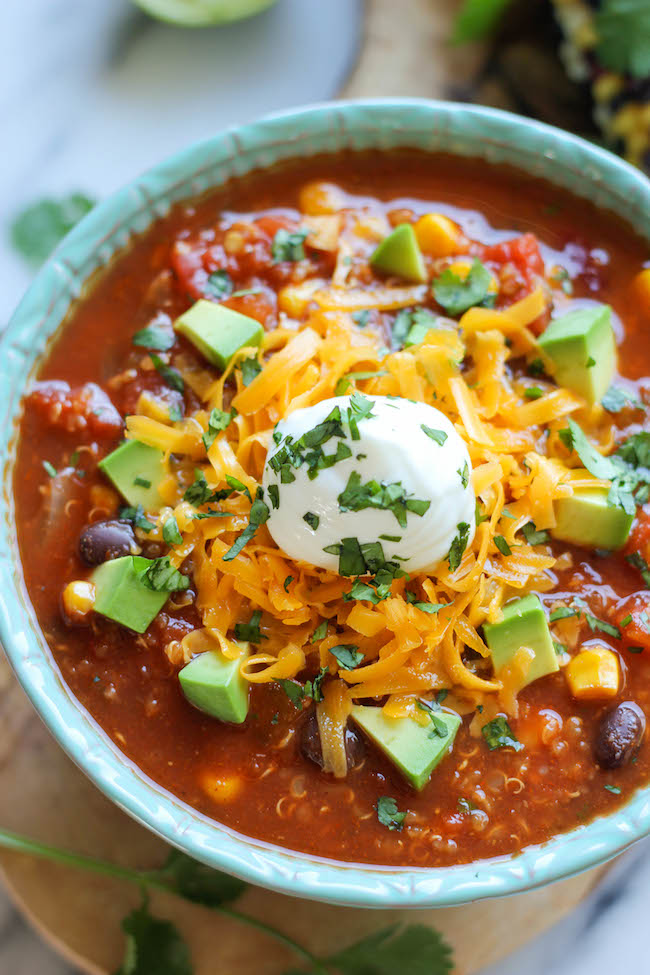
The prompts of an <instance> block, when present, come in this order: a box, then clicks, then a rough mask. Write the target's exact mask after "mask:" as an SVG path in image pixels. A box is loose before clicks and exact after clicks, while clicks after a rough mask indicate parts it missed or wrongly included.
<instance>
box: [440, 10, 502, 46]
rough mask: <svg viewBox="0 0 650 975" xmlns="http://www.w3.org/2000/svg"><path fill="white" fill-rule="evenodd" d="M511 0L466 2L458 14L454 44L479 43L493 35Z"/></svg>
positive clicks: (455, 23) (453, 33) (453, 38)
mask: <svg viewBox="0 0 650 975" xmlns="http://www.w3.org/2000/svg"><path fill="white" fill-rule="evenodd" d="M509 5H510V0H464V2H463V5H462V7H461V8H460V10H459V11H458V13H457V14H456V19H455V21H454V28H453V32H452V36H451V42H452V44H466V43H467V42H468V41H479V40H482V39H483V38H485V37H487V36H488V35H489V34H491V33H492V32H493V31H494V29H495V28H496V26H497V24H498V23H499V20H500V19H501V16H502V14H503V13H504V11H505V10H506V8H507V7H508V6H509Z"/></svg>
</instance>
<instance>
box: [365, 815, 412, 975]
mask: <svg viewBox="0 0 650 975" xmlns="http://www.w3.org/2000/svg"><path fill="white" fill-rule="evenodd" d="M377 819H378V820H379V822H380V823H381V825H382V826H386V827H387V828H388V829H390V830H396V831H397V832H399V831H400V830H401V829H402V826H403V825H404V820H405V819H406V813H405V812H399V811H398V809H397V803H396V801H395V800H394V799H392V798H391V797H390V796H380V797H379V799H378V800H377ZM355 971H356V969H355ZM364 971H365V969H364Z"/></svg>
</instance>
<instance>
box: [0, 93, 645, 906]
mask: <svg viewBox="0 0 650 975" xmlns="http://www.w3.org/2000/svg"><path fill="white" fill-rule="evenodd" d="M364 126H365V127H366V128H364ZM368 126H369V127H370V128H368ZM427 126H429V127H431V132H432V133H433V132H434V131H435V133H436V134H437V136H440V137H441V138H443V140H444V139H447V140H448V144H447V142H444V141H443V145H444V147H445V148H446V151H449V152H451V153H452V154H454V153H456V154H461V155H474V156H476V155H477V154H479V153H478V148H477V145H478V144H479V143H480V145H481V147H483V146H485V152H486V155H485V156H484V158H488V159H489V158H490V152H492V154H493V155H494V152H497V154H498V151H499V147H500V148H501V149H503V151H504V152H507V153H508V154H509V155H510V156H512V155H513V154H515V155H516V153H517V152H518V151H519V150H520V149H523V150H524V152H525V154H527V155H525V158H527V159H528V162H529V166H528V167H527V166H526V165H524V162H523V161H521V160H519V161H514V162H513V163H512V165H514V166H516V167H518V168H520V169H523V170H524V171H528V172H531V168H532V170H533V174H535V166H536V165H537V163H536V162H535V160H538V161H539V163H540V165H545V166H546V167H547V170H548V172H545V173H544V175H546V176H547V178H549V173H550V178H551V179H552V174H553V172H554V171H555V170H554V167H557V170H558V171H557V173H556V176H557V178H556V182H561V181H560V178H559V177H560V170H561V171H562V174H563V176H564V183H563V184H562V185H567V184H566V181H567V180H568V179H569V178H573V177H570V175H567V174H569V173H570V172H573V174H574V176H575V180H576V185H575V186H572V187H570V190H573V192H575V193H576V194H577V195H583V196H584V195H589V193H585V192H582V193H581V191H580V190H581V187H582V188H583V189H587V190H588V191H589V192H591V193H594V194H595V195H598V193H604V199H605V203H604V204H602V203H601V205H605V206H608V205H613V203H618V204H620V207H621V208H622V209H621V210H620V211H619V212H622V213H625V218H626V219H627V220H628V221H629V222H630V223H632V224H633V225H634V226H635V229H637V230H638V231H640V232H641V233H642V234H643V232H644V231H645V234H644V236H645V237H646V238H648V237H650V227H649V226H648V224H649V221H648V215H649V214H650V182H649V181H648V180H647V179H646V178H645V177H644V176H643V175H642V174H641V173H640V172H638V171H637V170H635V169H633V167H631V166H630V165H629V164H628V163H625V162H624V161H622V160H621V159H619V158H617V157H616V156H614V155H612V154H611V153H609V152H608V151H607V150H605V149H602V148H600V147H598V146H595V145H592V144H591V143H588V142H586V141H585V140H583V139H581V138H579V137H577V136H574V135H572V134H570V133H567V132H564V131H562V130H560V129H556V128H554V127H552V126H549V125H546V124H544V123H540V122H536V121H532V120H529V119H525V118H523V117H521V116H517V115H513V114H511V113H509V112H504V111H501V110H498V109H492V108H487V107H483V106H472V105H466V104H460V103H454V102H442V101H434V100H429V99H418V98H376V99H360V100H350V101H338V102H328V103H319V104H315V105H308V106H304V107H298V108H295V109H287V110H283V111H281V112H276V113H273V114H271V115H267V116H264V117H263V118H262V119H260V120H259V121H255V122H252V123H249V124H246V125H243V126H233V127H230V128H228V129H225V130H223V131H222V132H220V133H218V134H217V135H215V136H213V137H211V138H208V139H205V140H202V141H200V142H198V143H194V144H192V145H191V146H189V147H187V148H186V149H182V150H180V151H179V152H177V153H175V154H173V155H172V156H170V157H168V158H167V159H166V160H164V161H162V162H161V163H159V164H158V165H156V166H154V167H152V168H150V169H149V170H147V171H146V172H145V173H144V174H142V175H140V176H138V177H136V178H135V179H134V180H132V181H131V182H130V183H128V184H126V186H125V187H123V188H122V189H121V190H118V191H116V192H115V193H113V194H111V195H110V196H109V197H107V199H105V200H104V201H102V202H101V203H99V204H98V205H97V206H96V207H95V208H94V209H93V210H92V211H91V212H90V213H89V214H88V215H87V216H86V217H84V218H83V220H82V221H81V222H80V223H79V224H78V225H77V226H76V227H75V228H74V229H73V230H72V231H71V233H70V234H68V235H67V237H66V238H65V239H64V240H63V241H62V242H61V244H60V245H59V246H58V247H57V248H56V250H55V251H54V253H53V254H52V256H51V257H50V258H49V259H48V261H47V262H46V263H45V265H44V266H43V267H42V268H41V270H40V271H39V272H38V274H37V275H36V277H35V278H34V280H33V282H32V284H31V285H30V287H29V288H28V290H27V293H26V294H25V296H24V298H23V300H22V301H21V303H20V304H19V306H18V308H17V310H16V312H15V314H14V315H13V317H12V319H11V321H10V323H9V325H8V327H7V329H6V331H5V332H4V334H3V335H2V337H1V338H0V429H2V430H5V431H6V434H5V435H3V437H2V438H1V441H0V465H1V466H2V469H3V495H4V499H5V501H6V505H5V512H6V515H5V518H4V519H3V520H2V525H0V643H1V644H2V645H3V646H4V648H5V652H6V654H7V657H8V658H9V661H10V663H11V665H12V667H13V669H14V671H15V673H16V676H17V678H18V680H19V682H20V683H21V685H22V687H23V689H24V690H25V691H26V693H27V695H28V696H29V698H30V699H31V701H32V703H33V704H34V707H35V708H36V710H37V712H38V713H39V715H40V716H41V718H42V719H43V720H44V721H45V723H46V725H47V727H48V728H49V730H50V732H51V733H52V734H53V735H54V737H55V738H56V739H57V741H58V742H59V744H60V745H61V746H62V747H63V748H64V750H65V751H66V752H67V753H68V755H69V756H70V757H71V758H72V760H73V761H74V762H75V763H76V764H77V765H78V766H79V767H80V768H81V769H82V770H83V771H84V772H85V774H86V775H88V777H89V778H90V779H91V780H92V781H93V782H94V784H95V785H96V786H98V787H99V789H100V790H101V791H102V792H103V793H104V794H105V795H107V796H108V797H109V798H110V799H111V800H112V801H113V802H115V803H116V804H117V805H118V806H119V807H120V808H121V809H123V810H124V811H125V812H127V813H128V814H129V815H130V816H132V817H133V818H134V819H136V820H137V821H138V822H140V823H141V824H142V825H143V826H146V827H147V828H148V829H150V830H151V831H152V832H154V833H156V834H157V835H158V836H160V837H161V838H162V839H164V840H165V841H167V842H168V843H170V844H171V845H172V846H176V847H178V848H180V849H182V850H184V851H185V852H186V853H188V854H190V855H191V856H193V857H195V858H196V859H198V860H201V861H203V862H205V863H207V864H209V865H210V866H212V867H214V868H216V869H221V870H225V871H227V872H228V873H232V874H234V875H236V876H238V877H240V878H242V879H243V880H245V881H248V882H250V883H252V884H257V885H259V886H263V887H267V888H269V889H271V890H275V891H278V892H280V893H284V894H289V895H293V896H298V897H303V898H310V899H313V900H320V901H325V902H331V903H339V904H346V905H356V906H360V907H379V908H387V907H401V908H405V907H414V908H415V907H418V908H424V907H449V906H454V905H458V904H462V903H466V902H468V901H472V900H478V899H482V898H488V897H497V896H503V895H507V894H514V893H520V892H523V891H527V890H532V889H534V888H536V887H539V886H542V885H543V884H546V883H549V882H551V881H554V880H558V879H560V878H565V877H570V876H573V875H574V874H576V873H578V872H580V871H582V870H585V869H587V868H589V867H592V866H596V865H598V864H600V863H603V862H604V861H605V860H607V859H609V858H611V857H613V856H615V855H616V854H618V853H620V852H621V851H622V850H624V849H625V848H626V847H628V846H629V845H630V844H632V843H633V842H635V841H636V840H638V839H640V838H642V837H643V836H645V835H647V834H648V833H650V787H644V788H641V789H639V790H638V791H637V792H636V793H635V794H634V795H633V796H632V797H631V799H630V800H629V801H628V802H627V803H626V804H625V805H624V806H623V807H621V808H619V809H618V810H616V811H614V812H613V813H610V814H609V815H607V816H601V817H599V818H597V819H595V820H592V821H591V822H590V823H588V824H587V825H584V826H578V827H576V828H575V829H574V830H572V831H570V832H568V833H561V834H559V835H557V836H555V837H553V838H552V839H550V840H549V841H547V842H546V843H544V844H542V845H539V846H531V847H525V848H524V849H523V850H522V851H521V852H520V853H518V854H514V855H509V856H502V857H497V858H492V859H487V860H480V861H475V862H470V863H467V864H459V865H455V866H449V867H438V868H422V867H415V868H411V867H403V868H402V867H385V866H377V865H372V864H371V865H367V864H360V863H342V862H336V861H333V860H327V859H323V858H319V857H317V856H314V855H309V854H302V853H296V852H294V851H291V850H286V849H283V848H280V847H277V846H273V845H271V844H269V843H265V842H263V841H260V840H255V839H253V838H250V837H248V836H245V835H243V834H240V833H237V832H236V831H234V830H232V829H230V828H229V827H226V826H223V825H222V824H219V823H215V822H214V821H212V820H210V819H208V818H207V817H206V816H203V815H202V814H201V813H199V812H197V811H196V810H193V809H192V808H190V807H188V806H186V805H185V804H184V803H182V802H181V801H180V800H178V799H176V798H175V797H174V796H173V795H171V794H169V793H167V792H166V791H165V790H164V789H162V788H161V787H160V786H158V785H157V784H156V783H154V782H152V780H150V779H149V778H148V777H147V776H146V775H145V774H144V773H143V772H141V771H140V770H139V769H138V768H137V767H136V766H135V765H134V764H133V763H132V762H131V761H130V760H129V759H127V758H125V756H124V755H123V754H122V753H121V752H120V751H119V750H118V749H117V747H116V746H115V745H114V744H113V743H112V742H111V741H110V740H109V739H108V737H107V736H106V735H105V734H104V732H103V731H102V729H101V728H100V727H99V726H98V725H97V723H96V722H95V721H94V720H93V719H92V717H91V716H90V715H89V714H88V712H86V711H85V710H84V709H83V707H82V706H81V705H80V704H79V702H78V701H77V700H76V699H75V698H74V697H73V695H72V693H71V691H69V690H68V688H67V686H66V685H65V683H64V682H63V679H62V677H61V675H60V673H59V672H58V668H57V667H56V665H55V664H54V661H53V659H52V657H51V654H50V651H49V648H48V647H47V645H46V643H45V640H44V637H43V635H42V633H41V631H40V629H39V627H38V624H37V622H36V618H35V615H34V612H33V609H32V607H31V603H30V602H29V598H28V595H27V591H26V588H25V584H24V581H23V579H22V574H21V573H20V562H19V555H18V547H17V540H16V539H15V532H14V530H13V499H12V492H11V473H12V460H13V454H14V448H15V439H16V436H15V435H16V421H17V419H18V417H19V413H20V406H19V403H18V402H17V399H16V397H18V399H19V398H20V395H21V393H22V391H23V390H24V388H25V378H26V377H27V378H28V374H29V375H31V374H33V372H34V370H35V367H36V365H37V364H38V363H40V362H41V361H42V355H43V351H44V349H45V348H46V344H49V342H46V337H45V336H44V334H43V335H41V332H43V329H42V328H41V332H39V327H40V326H41V325H43V324H44V323H47V322H48V321H49V319H50V318H53V319H54V320H57V319H58V321H59V322H60V320H61V318H62V317H63V315H64V313H65V312H66V311H67V309H68V308H69V306H70V305H71V304H72V302H73V301H74V300H75V299H77V298H78V297H79V295H80V293H81V290H82V285H83V281H85V280H86V278H87V277H88V264H87V259H88V258H89V256H90V257H91V258H92V259H93V260H94V261H95V262H96V264H95V266H102V265H103V264H105V263H106V262H107V260H109V259H110V257H111V256H112V254H111V253H108V251H107V248H108V243H107V242H108V240H109V238H110V239H111V241H112V243H113V244H114V245H115V252H117V253H119V251H120V250H122V249H123V247H124V246H126V245H127V244H128V242H129V240H130V239H131V237H132V236H133V235H137V233H139V232H140V231H142V230H144V229H146V227H147V226H148V225H149V224H150V223H151V222H152V220H153V219H155V217H156V216H158V215H161V214H162V213H164V212H166V210H167V209H168V208H169V205H170V203H171V202H176V201H177V200H178V199H187V198H191V197H192V196H194V195H198V193H200V192H202V191H203V189H205V188H208V187H209V186H217V185H218V184H219V182H221V181H222V180H221V179H217V180H216V181H215V180H214V178H213V177H211V178H212V182H208V183H207V184H206V185H205V186H202V185H201V178H202V177H203V176H204V175H205V172H207V171H209V172H210V173H213V170H214V168H215V162H214V158H213V157H214V156H215V155H216V156H217V157H218V156H219V153H220V152H221V153H223V152H224V151H228V152H230V159H229V163H230V169H231V172H230V175H231V176H235V177H236V176H238V175H241V173H242V172H245V171H247V170H245V169H244V170H241V160H242V158H243V159H244V160H245V159H246V158H247V156H246V154H247V153H248V152H253V151H256V152H257V154H258V156H259V157H260V159H261V160H262V165H261V166H254V167H249V168H255V169H257V168H262V169H264V168H267V166H268V163H267V164H264V162H263V160H264V154H265V152H266V153H269V152H272V150H277V148H278V146H282V147H284V148H288V150H289V151H288V153H287V155H286V156H285V157H283V158H299V157H300V155H301V154H303V152H304V151H305V150H307V154H309V151H308V140H309V138H310V137H312V136H315V134H316V133H317V134H319V135H320V136H321V137H322V136H323V134H324V133H328V134H331V136H332V138H333V139H334V140H336V138H337V137H338V136H337V133H339V134H340V133H344V134H346V137H349V139H350V145H349V148H352V149H354V148H360V146H357V145H355V137H356V136H357V135H359V134H363V133H364V132H366V130H368V131H370V130H372V131H371V145H374V147H375V148H376V149H378V150H381V149H383V148H384V147H385V146H384V144H383V143H384V142H385V140H386V138H388V137H390V136H391V134H392V135H393V136H394V135H395V132H399V133H400V134H401V136H402V137H403V138H405V139H406V140H407V141H405V142H403V143H402V144H403V145H408V144H412V143H409V141H408V140H409V138H411V136H412V137H413V138H415V132H416V131H417V133H418V134H419V136H420V137H422V136H425V137H426V133H427V131H428V130H427ZM366 134H367V132H366ZM328 137H329V136H328ZM462 138H466V139H468V140H469V143H471V144H472V145H473V149H472V151H471V152H467V151H463V150H462V148H458V146H459V145H460V142H461V141H462ZM301 140H302V142H303V143H304V145H301ZM495 147H497V148H495ZM297 149H298V150H302V152H301V151H296V150H297ZM315 151H319V150H315ZM431 151H435V150H434V147H433V146H432V147H431ZM560 158H561V159H562V160H563V162H562V163H560V162H559V161H558V160H559V159H560ZM206 160H207V161H208V162H209V163H210V164H209V165H207V164H206V166H204V168H203V169H202V168H201V167H200V166H199V167H198V168H197V163H201V162H204V163H206ZM574 160H575V162H573V161H574ZM238 167H239V170H238ZM179 174H182V178H181V179H180V182H179V180H178V176H179ZM587 174H589V175H587ZM581 178H582V179H583V181H584V183H581V182H580V180H581ZM590 180H591V182H590ZM195 185H196V186H197V187H198V189H196V190H195V189H194V186H195ZM179 187H182V192H181V193H180V195H178V193H177V191H178V189H179ZM175 194H176V195H175ZM626 207H627V211H626ZM125 214H128V215H129V217H130V218H132V219H131V222H130V224H129V225H128V227H127V226H126V224H125V216H124V215H125ZM143 220H144V222H143ZM125 233H126V236H124V234H125ZM48 328H49V332H50V333H52V332H56V331H57V330H58V324H55V325H54V326H50V325H48ZM30 338H31V339H32V341H31V342H30ZM21 369H22V370H23V373H24V375H22V377H21V378H20V379H19V380H16V383H14V387H17V388H13V390H12V382H13V379H14V377H15V375H16V373H17V372H20V370H21ZM3 421H4V422H3Z"/></svg>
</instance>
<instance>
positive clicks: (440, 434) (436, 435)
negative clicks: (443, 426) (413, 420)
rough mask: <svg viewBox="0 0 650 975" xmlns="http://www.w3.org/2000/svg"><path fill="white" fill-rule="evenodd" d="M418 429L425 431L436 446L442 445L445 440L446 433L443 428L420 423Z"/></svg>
mask: <svg viewBox="0 0 650 975" xmlns="http://www.w3.org/2000/svg"><path fill="white" fill-rule="evenodd" d="M420 430H422V432H423V433H426V435H427V437H430V438H431V439H432V440H433V441H435V443H437V444H438V446H440V447H442V446H443V444H444V443H445V441H446V440H447V434H446V433H445V431H444V430H434V429H433V427H428V426H427V425H426V423H421V424H420Z"/></svg>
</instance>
